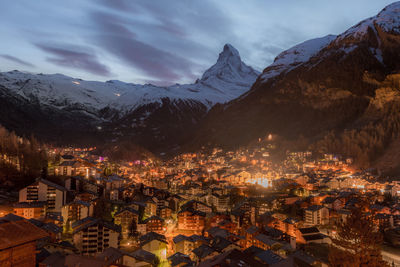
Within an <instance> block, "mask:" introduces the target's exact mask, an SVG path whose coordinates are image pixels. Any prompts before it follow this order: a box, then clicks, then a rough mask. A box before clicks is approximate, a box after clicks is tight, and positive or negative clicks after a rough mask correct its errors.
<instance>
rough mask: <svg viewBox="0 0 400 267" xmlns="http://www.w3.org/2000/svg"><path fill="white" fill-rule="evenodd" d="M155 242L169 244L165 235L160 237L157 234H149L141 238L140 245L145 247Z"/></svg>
mask: <svg viewBox="0 0 400 267" xmlns="http://www.w3.org/2000/svg"><path fill="white" fill-rule="evenodd" d="M153 240H158V241H160V242H163V243H165V244H168V243H167V240H166V239H165V236H164V235H160V234H158V233H156V232H149V233H147V234H145V235H144V236H141V237H140V245H141V246H143V245H145V244H147V243H149V242H151V241H153Z"/></svg>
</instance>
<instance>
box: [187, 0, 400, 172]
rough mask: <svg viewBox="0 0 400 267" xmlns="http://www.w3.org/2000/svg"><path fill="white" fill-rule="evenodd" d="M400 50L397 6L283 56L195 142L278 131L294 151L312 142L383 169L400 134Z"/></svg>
mask: <svg viewBox="0 0 400 267" xmlns="http://www.w3.org/2000/svg"><path fill="white" fill-rule="evenodd" d="M399 51H400V2H396V3H393V4H391V5H389V6H387V7H386V8H385V9H383V10H382V11H381V12H380V13H379V14H378V15H376V16H374V17H372V18H369V19H366V20H364V21H362V22H360V23H359V24H357V25H355V26H353V27H351V28H350V29H349V30H347V31H346V32H344V33H342V34H340V35H338V36H332V35H329V36H326V37H323V38H318V39H313V40H310V41H306V42H304V43H302V44H299V45H297V46H295V47H293V48H290V49H289V50H287V51H285V52H283V53H281V54H280V55H278V57H276V59H275V61H274V63H273V64H272V65H270V66H268V67H267V68H265V69H264V71H263V73H262V74H261V75H260V76H259V77H258V79H257V81H256V82H255V84H254V85H253V86H252V88H251V89H250V90H249V91H248V92H247V93H246V94H244V95H243V96H241V97H239V98H238V99H235V100H233V101H231V102H229V103H226V104H222V105H216V106H215V107H214V108H212V109H211V110H210V112H209V113H208V115H207V116H206V117H205V119H204V121H203V122H202V125H201V127H200V129H199V131H198V134H197V136H196V138H195V142H194V143H195V144H197V145H199V144H204V143H209V144H213V145H222V146H226V147H236V146H239V145H245V144H248V143H251V142H253V141H254V140H257V139H258V138H264V137H265V136H266V135H268V134H269V133H272V134H276V135H277V136H279V137H280V138H281V139H283V140H286V142H287V144H291V145H292V147H290V148H292V149H297V148H298V147H299V145H300V143H301V144H304V141H306V143H307V144H308V145H311V147H312V148H314V149H315V150H316V151H320V152H337V153H341V154H343V155H345V156H351V157H354V158H355V159H356V162H357V164H359V165H360V166H368V165H369V164H372V165H374V164H375V165H379V164H380V163H379V162H380V159H381V158H382V157H384V156H385V153H386V151H387V148H388V147H390V145H391V144H392V143H393V142H396V141H397V139H398V130H399V129H400V128H399V125H400V124H399V122H400V112H399V110H400V109H398V108H399V107H400V105H399V103H400V97H399V96H400V75H398V73H400V72H399V71H400V53H399ZM390 168H396V167H395V166H391V167H390Z"/></svg>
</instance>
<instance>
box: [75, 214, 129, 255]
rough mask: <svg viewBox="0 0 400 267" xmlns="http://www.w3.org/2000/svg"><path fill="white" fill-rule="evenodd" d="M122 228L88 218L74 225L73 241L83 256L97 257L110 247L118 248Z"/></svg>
mask: <svg viewBox="0 0 400 267" xmlns="http://www.w3.org/2000/svg"><path fill="white" fill-rule="evenodd" d="M120 232H121V227H120V226H117V225H115V224H112V223H109V222H105V221H103V220H100V219H96V218H92V217H87V218H85V219H83V220H80V221H77V222H75V223H73V224H72V239H73V243H74V245H75V247H76V248H77V249H78V250H79V251H80V253H81V254H82V255H95V254H96V253H99V252H102V251H103V250H104V249H106V248H108V247H114V248H118V245H119V235H120Z"/></svg>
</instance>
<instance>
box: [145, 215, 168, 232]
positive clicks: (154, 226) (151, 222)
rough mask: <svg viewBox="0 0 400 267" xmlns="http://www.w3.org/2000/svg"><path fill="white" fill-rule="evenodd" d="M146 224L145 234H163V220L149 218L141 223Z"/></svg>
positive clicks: (154, 217)
mask: <svg viewBox="0 0 400 267" xmlns="http://www.w3.org/2000/svg"><path fill="white" fill-rule="evenodd" d="M143 223H145V224H146V232H147V233H148V232H156V233H159V234H163V233H164V232H165V230H166V229H165V226H164V224H165V223H164V219H163V218H161V217H158V216H151V217H150V218H147V219H146V220H144V221H143Z"/></svg>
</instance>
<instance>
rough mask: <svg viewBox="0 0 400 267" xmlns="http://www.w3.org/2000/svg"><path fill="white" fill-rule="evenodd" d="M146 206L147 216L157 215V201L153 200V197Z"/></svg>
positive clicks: (145, 212)
mask: <svg viewBox="0 0 400 267" xmlns="http://www.w3.org/2000/svg"><path fill="white" fill-rule="evenodd" d="M145 204H146V207H145V208H144V214H145V215H146V216H147V217H151V216H155V215H157V203H156V202H155V201H154V200H152V199H148V200H147V201H146V202H145Z"/></svg>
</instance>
